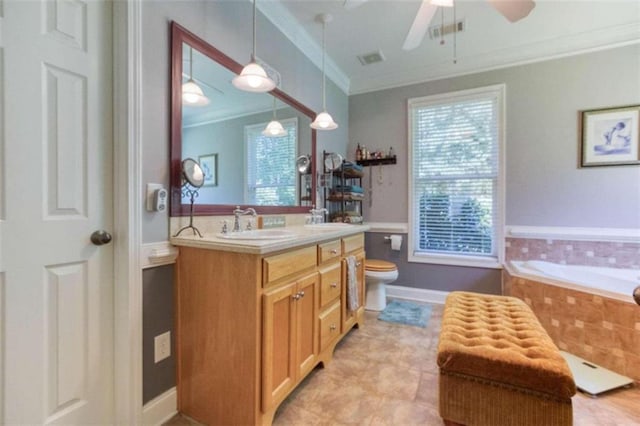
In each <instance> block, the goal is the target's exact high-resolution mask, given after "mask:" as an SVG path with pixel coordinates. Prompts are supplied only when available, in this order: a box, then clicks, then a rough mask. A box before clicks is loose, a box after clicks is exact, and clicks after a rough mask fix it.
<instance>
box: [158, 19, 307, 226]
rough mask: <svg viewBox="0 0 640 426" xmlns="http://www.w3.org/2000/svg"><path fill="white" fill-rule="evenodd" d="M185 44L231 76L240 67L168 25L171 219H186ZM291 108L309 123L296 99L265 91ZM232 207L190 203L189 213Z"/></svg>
mask: <svg viewBox="0 0 640 426" xmlns="http://www.w3.org/2000/svg"><path fill="white" fill-rule="evenodd" d="M183 43H187V44H189V45H190V46H192V47H193V48H195V49H197V50H199V51H200V52H202V53H203V54H204V55H206V56H208V57H209V58H211V59H212V60H213V61H215V62H217V63H219V64H220V65H222V66H223V67H225V68H227V69H229V70H230V71H232V72H233V73H235V74H240V71H242V68H243V67H242V65H240V64H239V63H237V62H236V61H234V60H233V59H231V58H230V57H229V56H227V55H226V54H224V53H222V52H221V51H220V50H218V49H216V48H215V47H213V46H212V45H211V44H209V43H208V42H206V41H204V40H203V39H201V38H200V37H198V36H196V35H195V34H193V33H191V32H190V31H189V30H187V29H185V28H184V27H182V26H180V25H179V24H178V23H176V22H175V21H173V22H171V141H170V145H171V151H170V161H171V164H170V169H171V176H170V189H171V197H170V200H171V201H170V203H171V209H170V215H171V216H188V215H189V204H183V203H182V44H183ZM268 93H270V94H271V95H273V96H275V97H276V98H278V99H280V100H281V101H282V102H284V103H286V104H288V105H289V106H290V107H291V108H294V109H296V110H298V111H300V112H301V113H302V114H304V115H306V116H308V117H309V118H310V119H311V120H313V118H314V117H315V113H314V112H313V111H312V110H311V109H309V108H307V107H306V106H304V105H303V104H301V103H300V102H298V101H297V100H296V99H294V98H292V97H291V96H289V95H287V94H286V93H284V92H283V91H282V90H280V89H278V88H275V89H273V90H272V91H270V92H268ZM309 155H311V176H315V175H316V130H314V129H311V152H310V153H309ZM315 204H316V179H311V205H312V206H315ZM235 207H236V205H235V204H194V205H193V214H194V215H198V216H207V215H231V214H233V213H232V212H233V209H234V208H235ZM240 207H241V208H247V207H253V208H254V209H255V210H256V212H257V213H258V214H294V213H308V212H309V209H310V208H311V207H310V206H256V205H248V204H243V205H241V206H240Z"/></svg>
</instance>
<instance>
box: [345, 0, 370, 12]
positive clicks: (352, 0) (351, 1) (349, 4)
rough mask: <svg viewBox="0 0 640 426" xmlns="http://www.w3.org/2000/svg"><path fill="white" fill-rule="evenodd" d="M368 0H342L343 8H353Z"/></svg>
mask: <svg viewBox="0 0 640 426" xmlns="http://www.w3.org/2000/svg"><path fill="white" fill-rule="evenodd" d="M367 1H368V0H344V8H345V9H347V10H351V9H355V8H356V7H360V6H362V5H363V4H365V3H366V2H367Z"/></svg>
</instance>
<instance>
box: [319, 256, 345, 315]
mask: <svg viewBox="0 0 640 426" xmlns="http://www.w3.org/2000/svg"><path fill="white" fill-rule="evenodd" d="M341 282H342V269H341V267H340V263H339V262H336V263H334V264H332V265H330V266H328V267H325V268H322V269H320V309H324V308H326V307H327V306H329V304H331V303H332V302H333V301H334V300H336V299H338V298H339V297H340V292H341V291H342V284H341Z"/></svg>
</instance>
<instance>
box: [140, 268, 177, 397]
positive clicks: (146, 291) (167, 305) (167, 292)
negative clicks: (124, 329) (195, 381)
mask: <svg viewBox="0 0 640 426" xmlns="http://www.w3.org/2000/svg"><path fill="white" fill-rule="evenodd" d="M142 280H143V284H142V401H143V403H147V402H149V401H150V400H152V399H153V398H155V397H156V396H158V395H160V394H162V393H163V392H165V391H166V390H168V389H171V388H172V387H174V386H175V385H176V358H175V352H176V351H175V339H176V333H175V328H174V324H173V318H174V303H173V265H167V266H159V267H157V268H150V269H145V270H144V271H143V273H142ZM167 331H170V332H171V356H170V357H169V358H166V359H163V360H162V361H160V362H158V363H157V364H156V363H155V362H154V338H155V337H156V336H158V335H160V334H163V333H166V332H167Z"/></svg>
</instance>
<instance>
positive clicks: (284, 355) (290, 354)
mask: <svg viewBox="0 0 640 426" xmlns="http://www.w3.org/2000/svg"><path fill="white" fill-rule="evenodd" d="M296 293H297V283H296V282H292V283H291V284H288V285H286V286H284V287H279V288H277V289H274V290H271V291H269V292H266V293H265V294H264V296H263V299H262V300H263V329H262V330H263V331H262V333H263V334H262V342H263V344H262V409H263V411H267V410H268V409H269V408H271V407H272V406H273V404H274V403H277V402H278V401H280V400H281V399H282V398H284V397H285V396H286V395H287V394H288V392H289V390H290V389H291V388H292V387H293V386H294V384H295V383H296V360H295V357H296V354H295V349H294V348H295V346H294V345H295V343H296V332H297V330H296V318H295V315H296V310H295V309H296V305H295V301H296V299H295V296H296Z"/></svg>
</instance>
